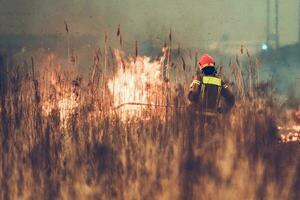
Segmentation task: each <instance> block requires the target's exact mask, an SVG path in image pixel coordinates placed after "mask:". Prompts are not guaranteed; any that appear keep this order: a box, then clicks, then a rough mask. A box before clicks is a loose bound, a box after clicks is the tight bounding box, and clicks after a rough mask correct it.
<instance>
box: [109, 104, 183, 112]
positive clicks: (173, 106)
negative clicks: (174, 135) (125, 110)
mask: <svg viewBox="0 0 300 200" xmlns="http://www.w3.org/2000/svg"><path fill="white" fill-rule="evenodd" d="M127 105H134V106H153V107H164V108H168V107H171V108H179V109H180V108H186V106H176V105H172V104H171V105H162V104H151V103H139V102H127V103H122V104H120V105H118V106H117V107H115V108H114V109H115V110H117V109H120V108H122V107H124V106H127Z"/></svg>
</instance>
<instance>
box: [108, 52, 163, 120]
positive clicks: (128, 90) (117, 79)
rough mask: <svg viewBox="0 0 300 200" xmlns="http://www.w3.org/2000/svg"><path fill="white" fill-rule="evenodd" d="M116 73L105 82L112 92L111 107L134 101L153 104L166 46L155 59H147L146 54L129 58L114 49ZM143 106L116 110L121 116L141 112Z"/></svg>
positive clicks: (125, 116)
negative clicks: (112, 103) (158, 57)
mask: <svg viewBox="0 0 300 200" xmlns="http://www.w3.org/2000/svg"><path fill="white" fill-rule="evenodd" d="M115 55H116V60H117V67H118V70H117V73H116V74H115V76H114V77H113V78H112V79H110V80H109V81H108V88H109V90H110V92H111V94H112V95H113V101H114V106H115V107H117V106H119V105H121V104H126V103H132V102H138V103H144V104H151V103H157V101H158V99H159V98H158V97H159V94H160V93H159V91H160V89H161V86H162V83H163V81H162V69H163V63H164V60H165V58H166V49H165V48H164V49H163V55H162V56H161V57H160V59H159V60H153V61H152V60H151V58H150V57H147V56H137V57H135V58H133V57H129V58H128V59H127V60H126V59H124V53H123V52H121V51H119V50H115ZM145 108H146V107H144V106H143V107H142V106H138V105H126V106H124V107H122V108H121V109H120V112H121V113H122V114H121V115H122V118H127V117H134V116H137V115H139V114H141V113H142V111H143V110H144V109H145Z"/></svg>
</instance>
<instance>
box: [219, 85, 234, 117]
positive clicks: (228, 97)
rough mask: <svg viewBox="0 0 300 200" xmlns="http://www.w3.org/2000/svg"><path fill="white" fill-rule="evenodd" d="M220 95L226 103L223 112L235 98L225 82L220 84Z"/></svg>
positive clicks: (232, 103) (227, 109)
mask: <svg viewBox="0 0 300 200" xmlns="http://www.w3.org/2000/svg"><path fill="white" fill-rule="evenodd" d="M221 95H222V96H223V97H224V100H225V103H226V105H227V107H226V109H225V112H228V111H229V110H230V109H231V108H232V107H233V106H234V103H235V98H234V95H233V94H232V92H231V91H230V89H229V88H228V85H227V84H223V85H222V90H221Z"/></svg>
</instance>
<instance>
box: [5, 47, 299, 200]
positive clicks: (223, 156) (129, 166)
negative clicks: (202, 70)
mask: <svg viewBox="0 0 300 200" xmlns="http://www.w3.org/2000/svg"><path fill="white" fill-rule="evenodd" d="M241 53H243V55H240V56H244V57H246V58H247V60H248V61H249V62H246V64H245V63H244V64H242V62H240V61H239V57H237V58H234V59H232V62H231V63H230V64H229V66H226V67H228V68H229V70H227V71H229V72H227V77H229V76H228V73H229V74H232V75H231V76H230V77H229V78H230V80H229V81H230V83H232V84H231V88H232V90H233V91H234V93H235V96H236V105H235V107H234V108H233V110H232V111H231V112H230V113H229V114H226V115H223V116H220V117H219V118H218V119H216V120H217V123H216V124H217V125H216V126H215V127H210V126H209V125H207V124H203V123H202V121H201V120H199V119H198V115H197V113H195V112H192V111H191V110H190V109H188V108H189V106H188V102H187V100H186V96H187V90H188V87H189V82H190V80H191V75H192V73H193V71H194V69H193V67H190V66H188V61H185V59H186V60H188V59H187V58H186V57H187V56H186V55H184V54H183V55H182V56H178V57H177V58H178V59H175V58H173V60H172V61H171V60H170V58H169V55H168V51H167V50H166V49H165V51H164V53H163V55H162V56H161V57H159V58H158V59H156V60H150V59H149V58H147V57H143V56H139V55H137V54H136V55H135V56H132V57H130V58H127V57H126V56H125V55H124V54H123V53H122V52H121V51H118V50H115V51H111V52H106V51H105V53H103V52H102V54H101V52H99V51H96V53H95V56H94V64H93V66H91V67H90V73H89V75H88V76H83V75H81V74H78V72H77V71H76V58H75V57H73V59H71V62H67V63H68V64H67V65H64V66H61V62H60V60H59V59H58V58H57V57H56V56H55V55H47V56H45V58H44V59H43V62H36V61H35V59H34V58H32V59H28V60H27V62H25V63H24V64H23V65H22V66H20V67H11V68H9V70H7V71H5V70H1V79H0V80H1V91H0V92H1V107H0V116H1V124H0V133H1V137H0V140H1V146H0V152H1V157H0V163H1V165H0V183H1V197H0V199H4V200H6V199H108V200H113V199H126V200H135V199H136V200H140V199H141V200H144V199H149V200H150V199H151V200H152V199H172V200H173V199H174V200H175V199H191V200H192V199H230V200H233V199H274V200H277V199H295V200H296V199H300V162H299V160H300V148H299V144H296V143H288V144H282V143H280V142H278V140H277V139H276V137H275V135H276V134H277V124H276V119H277V116H279V113H278V112H279V109H278V108H277V107H276V104H274V103H273V101H272V95H273V94H272V92H271V89H268V88H267V89H263V88H261V85H260V82H259V77H258V72H257V62H256V61H255V59H253V58H252V57H251V56H250V55H247V54H246V53H245V52H241ZM166 60H167V62H168V63H167V64H168V65H169V66H172V67H171V68H167V69H165V71H164V70H163V65H164V63H165V61H166ZM171 62H172V63H173V65H171ZM185 62H186V63H187V64H186V63H185ZM191 62H192V61H191ZM185 65H187V66H185ZM242 65H243V66H242ZM245 65H246V66H245ZM244 69H246V71H247V72H248V73H246V74H245V73H242V70H244ZM164 74H165V77H163V76H164ZM225 74H226V73H225ZM164 78H166V79H169V81H167V82H165V81H164ZM134 102H138V103H142V104H151V105H140V104H138V105H137V104H133V105H122V104H123V103H134Z"/></svg>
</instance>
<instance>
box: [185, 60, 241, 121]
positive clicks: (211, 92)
mask: <svg viewBox="0 0 300 200" xmlns="http://www.w3.org/2000/svg"><path fill="white" fill-rule="evenodd" d="M198 65H199V70H198V71H197V74H196V76H195V77H194V80H193V81H192V83H191V85H190V91H189V94H188V98H189V100H190V101H191V102H192V104H193V105H196V106H197V107H198V108H199V109H200V114H201V115H204V116H208V117H214V116H217V115H218V113H226V112H228V111H229V110H230V109H231V108H232V107H233V105H234V102H235V99H234V96H233V94H232V93H231V92H230V90H229V89H228V85H227V84H226V83H225V82H224V81H222V79H220V78H219V77H218V76H217V70H216V67H215V61H214V59H213V57H211V56H210V55H208V54H204V55H203V56H201V57H200V59H199V62H198Z"/></svg>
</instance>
